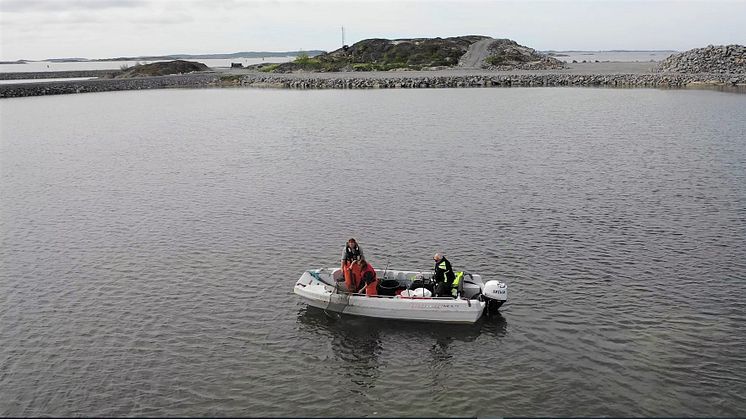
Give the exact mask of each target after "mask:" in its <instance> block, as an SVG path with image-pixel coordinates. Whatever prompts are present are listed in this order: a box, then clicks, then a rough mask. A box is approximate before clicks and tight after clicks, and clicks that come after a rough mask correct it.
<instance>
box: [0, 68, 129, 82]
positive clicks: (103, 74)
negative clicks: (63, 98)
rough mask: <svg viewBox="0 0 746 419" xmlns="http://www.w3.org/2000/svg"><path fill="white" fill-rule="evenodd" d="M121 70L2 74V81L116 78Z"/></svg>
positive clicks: (0, 76) (0, 74) (0, 77)
mask: <svg viewBox="0 0 746 419" xmlns="http://www.w3.org/2000/svg"><path fill="white" fill-rule="evenodd" d="M119 73H121V71H119V70H70V71H37V72H28V73H25V72H18V73H0V80H26V79H28V80H31V79H62V78H65V79H71V78H75V77H114V76H115V75H116V74H119Z"/></svg>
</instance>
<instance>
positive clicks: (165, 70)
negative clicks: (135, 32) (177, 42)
mask: <svg viewBox="0 0 746 419" xmlns="http://www.w3.org/2000/svg"><path fill="white" fill-rule="evenodd" d="M209 69H210V68H209V67H207V66H206V65H204V64H202V63H197V62H194V61H183V60H175V61H165V62H157V63H152V64H144V65H136V66H134V67H131V68H127V69H123V70H122V73H121V74H118V75H117V76H116V77H117V78H133V77H149V76H168V75H171V74H187V73H194V72H197V71H205V70H209Z"/></svg>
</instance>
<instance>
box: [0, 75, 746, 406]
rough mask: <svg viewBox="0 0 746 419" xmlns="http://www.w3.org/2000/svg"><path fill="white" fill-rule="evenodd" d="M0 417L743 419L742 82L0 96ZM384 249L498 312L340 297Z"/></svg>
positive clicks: (391, 262)
mask: <svg viewBox="0 0 746 419" xmlns="http://www.w3.org/2000/svg"><path fill="white" fill-rule="evenodd" d="M0 111H1V112H2V113H1V114H2V121H1V122H2V124H1V127H0V134H1V137H0V139H1V141H0V342H2V345H0V389H2V391H0V414H3V415H6V416H20V415H23V416H38V415H56V416H62V415H65V416H67V415H86V416H109V415H112V416H138V415H139V416H142V415H149V416H150V415H153V416H184V415H186V416H249V415H262V416H267V415H270V416H272V415H282V416H306V415H311V416H319V415H332V416H347V415H354V416H359V415H364V416H387V415H410V416H428V415H449V416H452V415H489V416H491V415H495V416H499V415H544V416H549V415H559V416H580V415H611V416H630V415H634V416H679V415H694V416H742V415H743V414H744V412H745V411H746V399H745V398H744V394H746V378H744V377H746V358H745V357H744V355H743V348H744V347H746V334H744V332H743V330H744V321H746V303H745V302H744V301H746V262H745V261H746V250H744V249H746V141H745V140H744V139H745V138H746V96H744V95H737V94H726V93H718V92H710V91H684V90H648V89H630V90H624V89H572V88H556V89H555V88H541V89H530V88H529V89H519V88H516V89H432V90H430V89H421V90H387V91H286V90H251V89H236V90H232V89H203V90H153V91H140V92H134V91H132V92H113V93H100V94H99V93H96V94H81V95H66V96H49V97H35V98H20V99H6V100H2V101H0ZM349 237H356V238H358V240H359V241H360V243H361V246H362V247H363V248H364V250H365V253H366V255H367V256H368V258H369V259H370V260H371V262H372V263H373V265H374V266H376V267H384V266H386V265H388V266H390V267H392V268H399V269H405V268H408V269H427V268H428V267H430V257H431V255H432V253H434V252H435V251H436V250H440V251H445V252H446V253H447V254H448V255H449V259H450V260H451V261H452V263H453V264H454V267H455V268H457V269H465V270H469V271H473V272H481V273H484V274H485V275H487V276H488V277H494V278H499V279H501V280H504V281H506V282H508V284H509V287H510V299H509V302H508V304H506V306H504V308H503V309H502V314H501V315H500V316H497V317H493V318H489V319H484V320H482V321H480V322H479V323H478V324H476V325H474V326H466V327H463V326H460V327H454V326H439V325H427V324H425V325H423V324H412V323H400V324H397V323H395V322H390V321H386V322H384V321H377V320H365V319H357V318H349V317H343V318H341V319H336V318H333V317H328V316H326V315H325V314H324V313H323V312H322V311H319V310H314V309H311V308H307V307H306V306H305V305H304V304H302V303H301V302H300V301H299V300H298V298H296V297H295V296H294V295H293V293H292V288H293V284H294V282H295V281H296V280H297V278H298V277H299V276H300V274H301V273H302V272H303V271H304V270H305V269H309V268H317V267H321V266H334V265H335V264H336V263H337V262H336V261H337V260H338V258H339V256H340V254H341V249H342V246H343V244H344V242H345V240H346V239H347V238H349Z"/></svg>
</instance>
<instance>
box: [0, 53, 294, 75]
mask: <svg viewBox="0 0 746 419" xmlns="http://www.w3.org/2000/svg"><path fill="white" fill-rule="evenodd" d="M294 59H295V57H266V58H264V59H262V58H233V59H198V58H194V59H189V60H188V61H196V62H200V63H203V64H205V65H206V66H208V67H230V66H231V63H241V64H243V65H244V66H248V65H252V64H260V63H284V62H287V61H292V60H294ZM154 62H157V61H84V62H65V63H53V62H48V61H30V62H27V63H25V64H0V73H16V72H17V73H29V72H41V71H82V70H119V69H120V68H122V67H123V66H127V67H132V66H134V65H136V64H137V63H143V64H148V63H154Z"/></svg>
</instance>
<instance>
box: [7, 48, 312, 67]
mask: <svg viewBox="0 0 746 419" xmlns="http://www.w3.org/2000/svg"><path fill="white" fill-rule="evenodd" d="M325 52H326V51H320V50H310V51H242V52H233V53H229V54H169V55H140V56H136V57H113V58H82V57H64V58H47V59H45V60H39V61H44V62H50V63H85V62H101V61H170V60H192V59H198V60H210V59H215V60H225V59H237V58H265V57H266V58H270V57H296V56H298V55H304V56H309V57H315V56H317V55H320V54H324V53H325ZM31 61H32V60H18V61H2V62H0V64H25V63H27V62H31Z"/></svg>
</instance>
